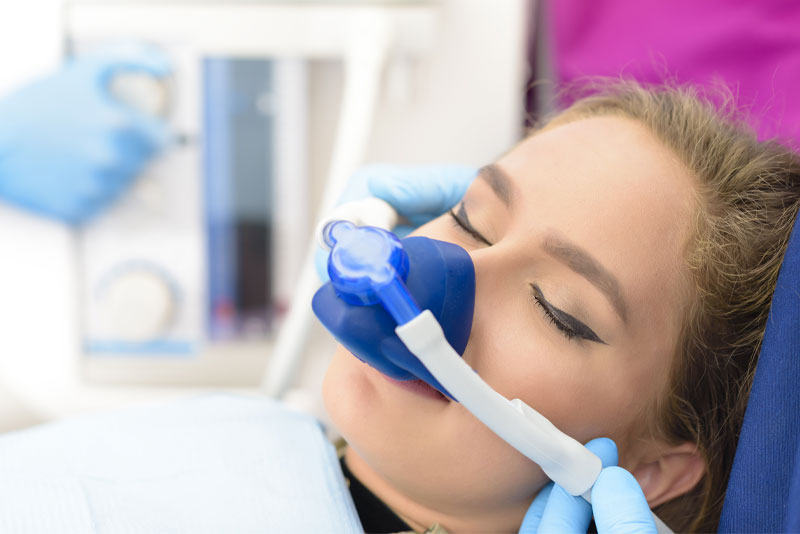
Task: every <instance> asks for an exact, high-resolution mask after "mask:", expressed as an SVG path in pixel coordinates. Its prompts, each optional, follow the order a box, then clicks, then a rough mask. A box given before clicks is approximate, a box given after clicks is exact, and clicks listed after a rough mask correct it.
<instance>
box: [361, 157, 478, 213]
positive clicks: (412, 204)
mask: <svg viewBox="0 0 800 534" xmlns="http://www.w3.org/2000/svg"><path fill="white" fill-rule="evenodd" d="M365 172H369V181H368V186H369V190H370V192H371V193H372V194H373V195H374V196H376V197H378V198H380V199H383V200H385V201H386V202H388V203H389V204H391V205H392V206H394V208H395V209H396V210H397V212H398V213H399V214H400V215H403V216H404V217H407V218H408V219H409V220H410V221H411V222H412V223H414V224H416V223H417V222H419V221H417V220H415V219H417V218H418V216H420V215H422V216H425V217H427V218H428V219H429V218H431V217H436V216H439V215H441V214H442V213H444V212H446V211H447V210H449V209H450V208H452V207H453V206H455V205H456V204H457V203H458V201H459V200H461V198H462V197H463V196H464V193H465V192H466V190H467V188H468V187H469V185H470V184H471V183H472V181H473V180H474V179H475V176H476V175H477V170H476V169H475V168H473V167H467V166H463V165H425V166H422V165H420V166H395V165H379V166H371V167H369V168H366V169H365ZM422 222H425V221H422Z"/></svg>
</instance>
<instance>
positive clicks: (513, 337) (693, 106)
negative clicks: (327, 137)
mask: <svg viewBox="0 0 800 534" xmlns="http://www.w3.org/2000/svg"><path fill="white" fill-rule="evenodd" d="M799 203H800V162H798V159H797V157H796V156H795V155H794V154H793V153H792V152H791V151H789V150H787V149H785V148H783V147H782V146H780V145H778V144H775V143H759V142H758V141H757V140H756V139H755V138H754V136H753V135H752V134H751V133H750V132H749V130H748V129H747V128H746V127H744V126H741V125H739V124H737V123H735V122H733V121H732V120H730V119H726V118H724V117H722V116H721V114H720V113H719V112H718V111H716V110H715V109H714V106H713V105H712V104H710V103H709V102H708V101H706V100H704V99H702V98H700V97H698V96H697V95H696V94H695V93H693V92H692V91H691V90H687V89H669V88H656V89H643V88H641V87H638V86H636V85H633V84H620V85H617V86H614V87H611V88H608V89H606V90H604V91H603V92H601V93H599V94H595V95H593V96H589V97H586V98H583V99H580V100H578V101H577V102H576V103H575V104H573V105H572V106H571V107H570V108H568V109H567V110H566V111H564V112H562V113H560V114H558V115H556V116H554V117H553V118H552V119H550V120H549V121H546V122H545V123H544V124H543V125H542V126H540V127H539V128H537V129H536V130H535V131H534V132H533V133H532V135H531V136H529V137H528V138H526V139H525V140H523V141H522V142H521V143H519V144H518V145H517V146H516V147H514V148H513V149H512V150H510V151H509V152H508V153H507V154H505V155H503V156H501V157H500V158H499V159H498V160H497V161H496V162H494V163H493V164H492V165H489V166H487V167H485V168H484V169H483V170H482V171H481V173H480V175H479V178H478V179H477V180H476V181H475V183H474V184H473V185H472V187H471V188H470V189H469V191H468V192H467V194H466V195H465V197H464V199H463V200H462V201H461V203H460V204H459V205H457V206H456V207H455V208H454V209H453V210H452V212H451V213H449V214H446V215H444V216H442V217H440V218H438V219H436V220H434V221H432V222H431V223H428V224H427V225H425V226H423V227H421V228H420V229H419V230H418V231H417V233H418V234H420V235H425V236H429V237H433V238H436V239H440V240H444V241H452V242H454V243H457V244H459V245H460V246H462V247H464V248H465V249H467V250H468V251H469V253H470V255H471V257H472V261H473V263H474V266H475V276H476V296H475V310H474V319H473V325H472V333H471V335H470V339H469V342H468V344H467V347H466V350H465V352H464V359H465V360H466V361H467V362H468V363H469V364H470V365H471V366H472V367H473V368H474V369H475V370H476V371H477V372H478V373H479V374H480V376H481V377H482V378H483V379H484V380H485V381H486V382H488V383H489V384H490V385H491V386H492V387H494V388H495V389H496V390H497V391H498V392H500V393H501V394H503V395H504V396H505V397H507V398H515V397H518V398H521V399H523V400H524V401H525V402H527V403H528V404H530V405H531V406H533V407H534V408H536V409H537V410H538V411H540V412H541V413H542V414H543V415H545V416H546V417H548V418H549V419H550V420H551V421H552V422H553V423H554V424H556V425H557V426H558V427H559V428H561V429H562V430H563V431H565V432H567V433H568V434H570V435H572V436H573V437H575V438H576V439H579V440H581V441H584V442H585V441H588V440H590V439H592V438H595V437H600V436H607V437H611V438H613V439H614V440H615V441H616V442H617V444H618V445H619V448H620V465H622V466H623V467H626V468H628V469H629V470H630V471H631V472H632V473H633V474H634V475H635V476H636V477H637V479H638V480H639V482H640V484H641V486H642V488H643V490H644V492H645V495H646V496H647V498H648V500H649V502H650V503H651V505H652V506H655V507H657V508H656V510H657V512H658V513H659V515H660V516H661V517H662V519H664V520H665V521H666V522H667V524H669V525H670V526H671V527H672V528H673V529H675V530H678V531H686V530H701V531H710V530H713V528H714V527H715V525H716V521H717V520H718V517H719V512H720V509H721V504H722V497H723V494H724V489H725V485H726V480H727V476H728V473H729V471H730V467H731V464H732V461H733V455H734V452H735V445H736V439H737V436H738V430H739V428H740V425H741V421H742V417H743V414H744V408H745V405H746V399H747V393H748V391H749V385H750V383H751V381H752V375H753V371H754V369H755V363H756V358H757V354H758V350H759V346H760V342H761V338H762V336H763V332H764V327H765V323H766V317H767V313H768V311H769V302H770V298H771V295H772V292H773V289H774V285H775V280H776V278H777V273H778V270H779V267H780V262H781V259H782V257H783V252H784V250H785V246H786V242H787V240H788V237H789V233H790V231H791V227H792V223H793V221H794V218H795V216H796V214H797V210H798V204H799ZM324 394H325V400H326V404H327V407H328V410H329V412H330V414H331V416H332V418H333V419H334V421H335V422H336V423H337V425H338V426H339V428H340V430H341V431H342V433H343V435H344V436H345V438H346V439H347V440H348V442H349V444H350V449H349V450H348V452H347V459H348V463H349V465H350V467H351V469H352V470H353V472H354V473H355V474H356V475H357V476H359V477H360V478H361V479H362V481H363V482H365V483H366V484H367V485H368V486H369V487H370V488H371V489H372V491H373V492H374V493H376V494H377V495H378V496H379V497H380V498H381V499H383V500H384V501H385V502H386V503H387V504H388V505H389V506H390V507H391V508H393V509H394V510H395V511H396V512H398V513H399V514H400V515H401V516H402V517H404V518H405V519H406V520H407V522H409V524H411V525H412V526H417V527H421V528H422V529H424V528H427V527H428V526H429V525H430V524H432V523H435V522H438V523H441V524H442V525H444V526H445V527H447V528H448V529H450V530H451V531H459V530H467V531H469V530H471V531H476V530H484V531H515V530H516V529H517V528H518V527H519V524H520V522H521V520H522V517H523V515H524V513H525V511H526V509H527V506H528V505H529V504H530V501H531V500H532V498H533V497H534V496H535V494H536V492H538V490H539V489H540V488H541V487H542V486H543V485H544V484H545V483H546V482H547V480H546V478H545V477H544V475H543V474H542V473H541V471H540V470H539V469H538V468H537V467H536V465H534V464H532V463H531V462H530V461H528V460H527V459H525V458H524V457H522V456H521V455H520V454H519V453H516V452H515V451H514V450H513V449H511V448H510V447H509V446H508V445H506V444H505V443H504V442H502V441H501V440H500V439H499V438H497V437H496V436H494V434H492V433H491V432H490V431H489V430H488V429H486V428H484V427H483V426H482V425H481V424H480V423H479V422H478V421H477V420H475V419H474V418H473V417H472V416H471V415H470V414H469V413H468V412H466V410H464V409H463V407H461V406H459V405H458V404H456V403H451V402H449V401H448V400H447V399H444V398H441V397H439V398H436V397H433V396H425V395H419V394H416V393H415V392H413V391H410V390H409V389H408V388H401V387H398V386H397V385H396V384H395V383H393V382H390V381H388V380H385V379H384V378H383V377H382V376H381V375H380V373H378V372H376V371H374V370H373V369H371V368H370V367H368V366H366V365H365V364H363V363H361V362H360V361H358V360H356V359H355V358H353V357H352V356H351V355H349V354H348V353H346V351H343V350H341V349H340V351H339V352H338V353H337V355H336V356H335V357H334V361H333V363H332V364H331V367H330V369H329V371H328V374H327V376H326V380H325V387H324Z"/></svg>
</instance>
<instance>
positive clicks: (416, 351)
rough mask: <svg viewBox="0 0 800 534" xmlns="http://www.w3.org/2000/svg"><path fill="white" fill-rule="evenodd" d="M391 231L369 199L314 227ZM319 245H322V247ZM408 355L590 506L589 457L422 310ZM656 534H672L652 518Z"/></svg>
mask: <svg viewBox="0 0 800 534" xmlns="http://www.w3.org/2000/svg"><path fill="white" fill-rule="evenodd" d="M343 219H344V220H349V221H350V222H352V223H354V224H357V225H360V226H363V225H369V226H378V227H382V228H384V229H391V228H392V227H393V226H394V225H395V224H396V223H397V219H398V217H397V213H396V212H395V210H394V209H393V208H392V207H391V206H390V205H389V204H388V203H386V202H384V201H382V200H379V199H375V198H370V199H365V200H362V201H358V202H351V203H348V204H344V205H342V206H340V207H339V208H338V209H337V211H336V212H335V213H333V214H332V216H331V217H328V218H327V219H325V220H323V221H322V222H321V223H320V224H319V225H318V226H317V229H318V231H317V236H318V238H319V239H320V240H322V230H323V229H324V228H325V227H326V226H327V224H328V223H330V222H331V221H334V220H343ZM323 245H324V246H326V248H327V245H325V243H324V241H323ZM395 332H396V333H397V336H398V337H399V338H400V340H401V341H402V342H403V343H404V344H405V346H406V347H407V348H408V350H409V351H410V352H411V353H412V354H413V355H414V356H416V357H417V358H419V360H420V361H421V362H422V364H423V365H424V366H425V368H427V369H428V371H430V373H431V374H432V375H433V376H434V377H435V378H436V380H438V381H439V383H440V384H441V385H442V387H444V388H445V389H446V390H447V391H448V392H449V393H450V394H451V395H453V397H454V398H456V399H458V402H459V403H461V404H462V405H463V406H464V407H465V408H466V409H467V410H468V411H469V412H470V413H472V414H473V415H474V416H475V417H477V418H478V420H479V421H481V422H482V423H483V424H485V425H486V426H487V427H488V428H489V429H490V430H491V431H492V432H494V433H495V434H497V435H498V436H499V437H500V438H502V439H503V440H504V441H506V442H507V443H508V444H509V445H511V446H512V447H514V448H515V449H516V450H518V451H519V452H520V453H522V454H523V455H525V456H526V457H527V458H529V459H530V460H532V461H533V462H535V463H536V464H538V465H539V467H541V468H542V470H543V471H544V473H545V474H546V475H547V476H548V477H549V478H550V479H551V480H552V481H553V482H555V483H556V484H558V485H559V486H561V487H563V488H564V489H565V490H566V491H567V492H569V493H570V494H571V495H574V496H581V497H583V498H584V499H586V501H588V502H591V489H592V486H593V485H594V483H595V481H596V480H597V477H598V476H599V475H600V471H601V470H602V468H603V466H602V463H601V461H600V458H598V457H597V456H596V455H595V454H594V453H592V452H591V451H590V450H589V449H587V448H586V447H584V446H583V445H582V444H581V443H579V442H578V441H576V440H575V439H573V438H571V437H570V436H568V435H567V434H565V433H564V432H562V431H561V430H559V429H558V428H556V426H555V425H553V423H551V422H550V421H549V420H548V419H547V418H546V417H544V416H543V415H542V414H540V413H539V412H537V411H536V410H534V409H533V408H531V407H530V406H528V405H527V404H525V403H524V402H523V401H522V400H520V399H514V400H508V399H506V398H505V397H503V396H502V395H500V394H499V393H497V392H496V391H495V390H494V389H492V387H491V386H489V385H488V384H487V383H486V382H484V381H483V379H482V378H481V377H480V376H478V374H477V373H476V372H474V371H473V369H472V368H471V367H470V366H469V364H467V363H466V362H465V361H464V360H463V358H461V356H460V355H459V354H458V353H457V352H456V351H455V350H454V349H453V347H451V346H450V344H449V343H448V342H447V339H446V338H445V335H444V332H443V331H442V327H441V325H440V324H439V323H438V321H436V318H435V317H434V316H433V314H432V313H431V312H430V310H424V311H423V312H422V313H420V314H419V315H417V316H416V317H415V318H414V319H412V320H411V321H409V322H408V323H406V324H404V325H402V326H398V327H397V328H396V329H395ZM653 520H654V521H655V524H656V529H657V530H658V532H659V533H660V534H671V533H672V530H671V529H670V528H669V527H668V526H667V525H666V524H664V522H663V521H661V520H660V519H659V518H658V517H657V516H656V515H655V514H653Z"/></svg>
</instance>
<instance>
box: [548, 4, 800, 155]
mask: <svg viewBox="0 0 800 534" xmlns="http://www.w3.org/2000/svg"><path fill="white" fill-rule="evenodd" d="M547 7H548V11H549V17H550V20H551V25H550V28H551V32H552V34H553V46H554V54H555V55H554V64H555V69H556V76H557V79H558V81H559V82H566V83H569V82H571V81H574V80H576V79H579V78H581V77H585V76H597V75H602V76H613V77H618V76H619V75H620V74H625V75H628V76H629V77H630V76H632V77H634V78H636V79H638V80H640V81H644V82H659V81H663V80H664V79H665V78H666V79H673V80H675V81H678V82H681V83H687V82H688V83H694V84H701V85H715V84H716V85H718V84H719V82H723V83H724V84H725V85H727V86H728V87H730V88H731V89H732V90H733V91H734V94H736V95H738V96H737V102H738V104H739V106H742V107H744V108H747V109H749V110H750V113H751V116H752V119H751V123H752V125H753V126H754V127H755V128H757V130H758V132H759V137H761V138H762V139H763V138H768V137H775V136H779V137H781V138H783V139H784V140H786V141H788V142H790V143H792V144H793V145H794V146H795V147H800V0H550V1H549V3H548V5H547Z"/></svg>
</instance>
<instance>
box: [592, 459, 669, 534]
mask: <svg viewBox="0 0 800 534" xmlns="http://www.w3.org/2000/svg"><path fill="white" fill-rule="evenodd" d="M592 508H593V509H594V521H595V524H596V525H597V531H598V532H609V533H613V534H648V533H652V534H656V532H657V529H656V525H655V522H654V521H653V516H652V513H651V512H650V506H649V505H648V504H647V499H646V498H645V496H644V493H642V488H641V487H640V486H639V483H638V482H637V481H636V479H635V478H634V477H633V475H632V474H630V473H629V472H628V471H626V470H625V469H622V468H621V467H616V466H615V467H609V468H608V469H603V471H602V472H601V473H600V476H599V477H598V478H597V482H595V484H594V487H593V488H592Z"/></svg>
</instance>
